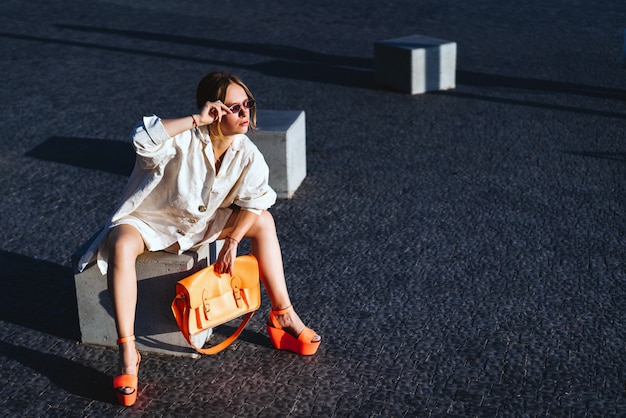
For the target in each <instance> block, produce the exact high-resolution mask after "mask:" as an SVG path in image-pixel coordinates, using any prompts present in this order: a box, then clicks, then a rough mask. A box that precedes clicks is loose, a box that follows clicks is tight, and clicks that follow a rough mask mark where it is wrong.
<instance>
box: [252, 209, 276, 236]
mask: <svg viewBox="0 0 626 418" xmlns="http://www.w3.org/2000/svg"><path fill="white" fill-rule="evenodd" d="M250 232H251V234H250V235H252V236H258V235H259V234H263V235H265V234H268V233H270V234H276V223H275V222H274V217H273V216H272V214H271V213H269V212H268V211H266V210H264V211H262V212H261V214H260V215H259V218H258V219H257V220H256V222H255V223H254V225H253V226H252V228H250Z"/></svg>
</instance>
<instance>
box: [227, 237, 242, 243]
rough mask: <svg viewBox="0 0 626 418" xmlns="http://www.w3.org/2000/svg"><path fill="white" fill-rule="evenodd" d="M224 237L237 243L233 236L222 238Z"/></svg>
mask: <svg viewBox="0 0 626 418" xmlns="http://www.w3.org/2000/svg"><path fill="white" fill-rule="evenodd" d="M224 239H229V240H231V241H235V242H236V243H237V245H239V241H237V240H236V239H235V238H233V237H226V238H224Z"/></svg>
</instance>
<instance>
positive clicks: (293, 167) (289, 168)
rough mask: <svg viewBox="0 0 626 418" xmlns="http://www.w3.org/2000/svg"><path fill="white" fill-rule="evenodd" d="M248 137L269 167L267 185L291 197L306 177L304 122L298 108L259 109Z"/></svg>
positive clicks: (281, 196) (279, 195)
mask: <svg viewBox="0 0 626 418" xmlns="http://www.w3.org/2000/svg"><path fill="white" fill-rule="evenodd" d="M249 136H250V139H252V141H253V142H254V143H255V144H256V145H257V147H258V148H259V150H260V151H261V152H262V153H263V156H264V157H265V160H266V161H267V164H268V165H269V168H270V180H269V181H270V186H272V188H273V189H274V190H275V191H276V194H277V195H278V197H279V198H281V199H285V198H287V199H291V198H292V197H293V194H294V193H295V192H296V190H297V189H298V187H300V184H301V183H302V181H303V180H304V178H305V177H306V122H305V114H304V111H301V110H259V111H258V112H257V130H256V131H255V132H252V131H250V133H249Z"/></svg>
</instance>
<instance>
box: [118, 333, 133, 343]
mask: <svg viewBox="0 0 626 418" xmlns="http://www.w3.org/2000/svg"><path fill="white" fill-rule="evenodd" d="M128 341H135V336H134V335H131V336H128V337H122V338H118V339H117V343H118V344H124V343H126V342H128Z"/></svg>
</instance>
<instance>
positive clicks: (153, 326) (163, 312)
mask: <svg viewBox="0 0 626 418" xmlns="http://www.w3.org/2000/svg"><path fill="white" fill-rule="evenodd" d="M219 244H222V242H220V243H219ZM86 245H87V244H85V246H86ZM220 246H221V245H218V244H217V243H213V244H211V245H204V246H201V247H199V248H198V249H197V250H196V251H187V252H185V253H184V254H181V255H176V254H170V253H167V252H163V251H156V252H145V253H144V254H142V255H140V256H139V258H138V259H137V264H136V271H137V291H138V298H137V299H138V300H137V311H136V318H135V336H136V338H137V341H136V343H137V348H138V349H139V350H141V351H148V352H155V353H160V354H172V355H179V356H191V357H196V356H197V353H196V351H195V350H194V349H193V348H191V347H190V346H189V344H188V343H187V341H186V340H185V339H184V337H183V336H182V334H181V332H180V330H179V329H178V326H177V325H176V321H175V320H174V316H173V314H172V311H171V304H172V301H173V300H174V296H175V288H176V283H177V282H178V281H179V280H181V279H183V278H185V277H187V276H189V275H190V274H192V273H194V272H196V271H198V270H200V269H201V268H203V267H206V266H207V265H209V264H210V263H211V262H212V261H214V260H215V255H216V252H217V251H219V247H220ZM84 249H85V247H82V248H81V249H80V250H78V251H77V252H76V254H74V256H73V257H72V259H73V265H74V269H75V274H74V282H75V285H76V299H77V302H78V318H79V323H80V332H81V341H82V342H83V343H85V344H93V345H101V346H109V347H116V346H117V343H116V341H117V331H116V329H115V320H114V319H113V307H112V303H111V299H110V297H109V292H108V290H107V279H106V276H103V275H102V274H100V270H99V269H98V267H97V266H96V264H95V263H91V264H90V265H88V266H87V268H85V269H84V270H83V271H82V272H78V271H77V270H76V266H77V261H78V259H79V258H80V255H81V254H82V252H83V251H84Z"/></svg>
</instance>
